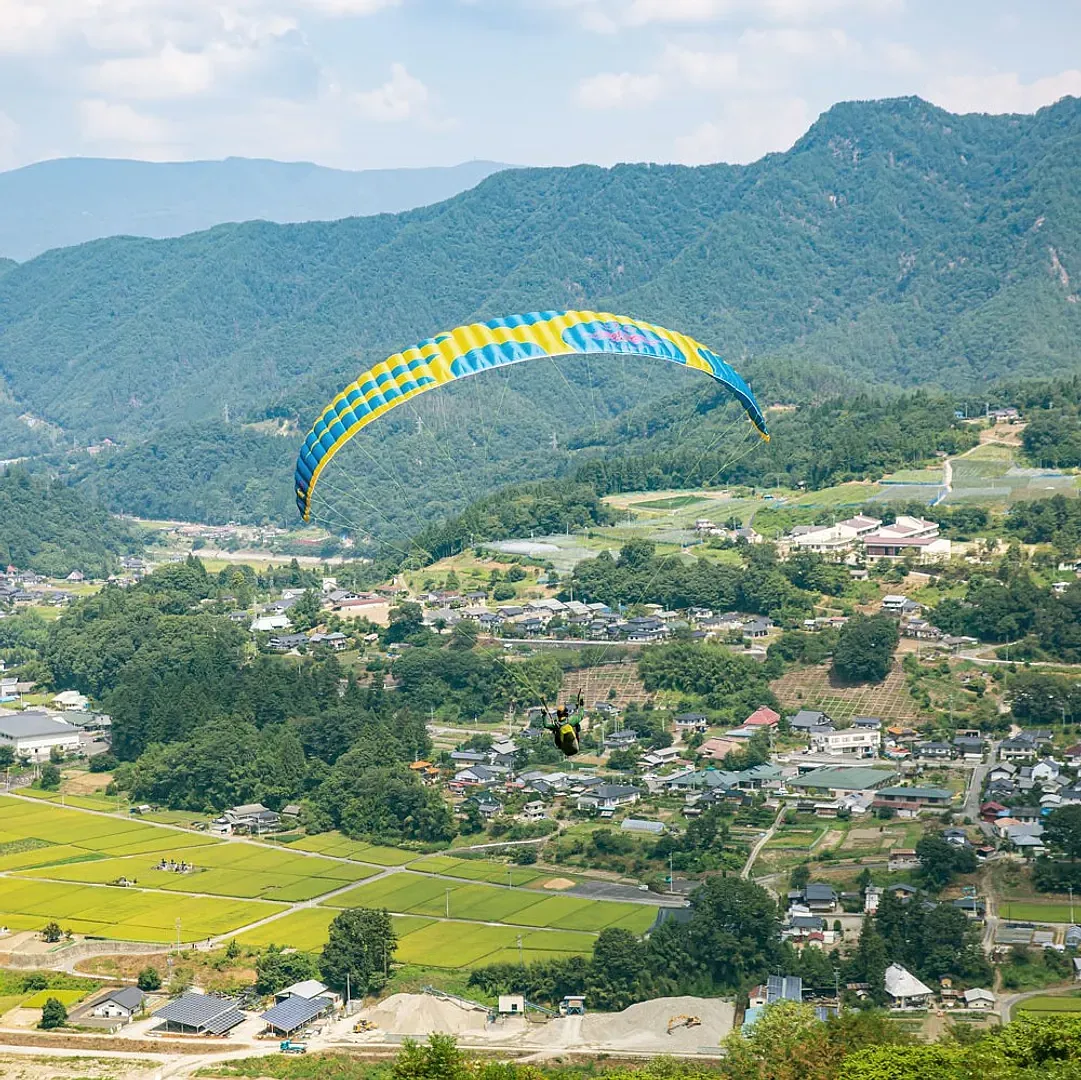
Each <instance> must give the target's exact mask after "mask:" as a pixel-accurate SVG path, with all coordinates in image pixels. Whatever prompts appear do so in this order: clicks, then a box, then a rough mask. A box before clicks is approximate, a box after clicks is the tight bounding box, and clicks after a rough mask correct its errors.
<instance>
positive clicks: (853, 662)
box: [833, 615, 900, 683]
mask: <svg viewBox="0 0 1081 1080" xmlns="http://www.w3.org/2000/svg"><path fill="white" fill-rule="evenodd" d="M899 640H900V633H899V631H898V629H897V623H896V622H895V621H894V620H893V619H892V618H890V616H888V615H870V616H868V615H853V616H852V617H851V618H850V619H849V620H848V622H846V623H845V625H844V626H843V627H842V628H841V633H840V635H839V636H838V638H837V648H836V649H835V651H834V654H833V674H834V675H836V676H837V677H838V678H839V679H841V680H842V681H844V682H849V683H858V682H881V681H882V680H883V679H884V678H885V677H886V676H887V675H888V674H889V670H890V666H891V664H892V663H893V651H894V649H896V648H897V642H898V641H899Z"/></svg>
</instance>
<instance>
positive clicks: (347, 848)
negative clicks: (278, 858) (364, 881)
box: [289, 832, 419, 866]
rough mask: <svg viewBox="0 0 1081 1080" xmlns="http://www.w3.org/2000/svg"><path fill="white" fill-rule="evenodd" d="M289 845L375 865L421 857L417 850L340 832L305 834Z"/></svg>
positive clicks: (396, 863) (403, 861) (400, 862)
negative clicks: (367, 840) (367, 841)
mask: <svg viewBox="0 0 1081 1080" xmlns="http://www.w3.org/2000/svg"><path fill="white" fill-rule="evenodd" d="M289 846H290V847H291V848H294V849H296V850H298V851H315V852H318V853H319V854H320V855H333V856H334V858H336V859H353V860H355V861H356V862H365V863H372V864H373V865H374V866H404V865H405V864H406V863H407V862H412V861H413V860H414V859H416V858H419V856H418V855H417V853H416V852H415V851H402V850H401V849H400V848H392V847H380V845H378V844H365V843H364V842H363V841H361V840H350V839H349V837H348V836H343V835H342V834H341V833H340V832H328V833H319V834H318V835H317V836H305V837H303V838H302V839H300V840H297V841H295V842H294V843H292V844H290V845H289Z"/></svg>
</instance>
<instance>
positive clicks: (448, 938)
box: [237, 908, 595, 968]
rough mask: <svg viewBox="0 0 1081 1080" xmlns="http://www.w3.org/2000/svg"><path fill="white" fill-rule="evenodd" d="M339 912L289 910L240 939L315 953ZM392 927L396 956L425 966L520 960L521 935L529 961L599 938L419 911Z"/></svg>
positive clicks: (576, 950)
mask: <svg viewBox="0 0 1081 1080" xmlns="http://www.w3.org/2000/svg"><path fill="white" fill-rule="evenodd" d="M336 914H337V912H335V911H334V910H332V909H329V908H308V909H305V910H303V911H295V912H291V913H290V914H288V915H284V916H282V918H280V919H274V920H273V921H272V922H269V923H267V924H266V925H264V926H260V927H257V928H256V929H254V930H250V931H248V932H247V933H244V934H239V935H237V941H238V942H239V943H240V944H241V945H248V946H252V947H255V948H264V947H265V946H267V945H283V946H291V947H292V948H295V949H300V950H302V951H305V952H315V951H317V950H318V949H320V948H322V946H323V943H324V942H325V941H326V939H327V928H328V927H329V926H330V922H331V920H332V919H333V918H334V916H335V915H336ZM394 928H395V930H396V931H397V932H398V949H397V952H396V953H395V957H394V958H395V960H397V961H398V962H399V963H405V964H423V965H425V966H426V967H443V968H461V967H476V966H478V965H480V964H490V963H496V962H499V963H503V962H507V963H517V962H518V944H517V943H518V938H519V937H521V939H522V959H524V960H525V961H526V962H527V963H528V962H530V961H533V960H538V959H542V958H550V957H558V956H568V955H588V954H589V952H590V950H591V949H592V948H593V942H594V940H595V935H594V934H590V933H574V932H572V931H568V930H522V929H520V928H518V927H515V926H487V925H484V924H483V923H470V922H456V921H453V920H452V921H450V922H447V921H439V922H437V921H436V920H434V919H427V918H418V917H417V916H415V915H396V916H395V917H394ZM496 958H498V960H497V959H496Z"/></svg>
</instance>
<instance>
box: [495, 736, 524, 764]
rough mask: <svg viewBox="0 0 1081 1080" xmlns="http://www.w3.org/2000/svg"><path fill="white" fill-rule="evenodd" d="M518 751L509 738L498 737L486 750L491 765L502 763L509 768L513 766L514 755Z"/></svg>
mask: <svg viewBox="0 0 1081 1080" xmlns="http://www.w3.org/2000/svg"><path fill="white" fill-rule="evenodd" d="M517 753H518V747H517V746H515V744H514V743H513V742H511V740H510V739H498V740H496V741H495V742H493V743H492V748H491V749H490V750H489V751H488V760H489V762H490V763H491V764H492V765H503V766H505V767H506V768H508V769H510V768H513V767H514V757H515V755H516V754H517Z"/></svg>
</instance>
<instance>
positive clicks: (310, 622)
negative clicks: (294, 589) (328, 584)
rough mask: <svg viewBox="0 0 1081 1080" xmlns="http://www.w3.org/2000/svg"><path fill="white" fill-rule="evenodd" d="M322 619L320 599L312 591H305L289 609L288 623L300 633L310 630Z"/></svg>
mask: <svg viewBox="0 0 1081 1080" xmlns="http://www.w3.org/2000/svg"><path fill="white" fill-rule="evenodd" d="M322 617H323V603H322V598H321V597H320V596H319V594H318V593H317V592H316V591H315V590H314V589H305V590H304V592H302V593H301V594H300V596H299V597H298V598H297V602H296V603H295V604H294V605H293V606H292V607H291V608H290V609H289V621H290V622H291V623H292V624H293V626H294V627H296V629H297V630H300V631H304V630H310V629H311V628H312V627H313V626H316V625H317V624H318V623H319V622H320V620H321V619H322Z"/></svg>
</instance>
